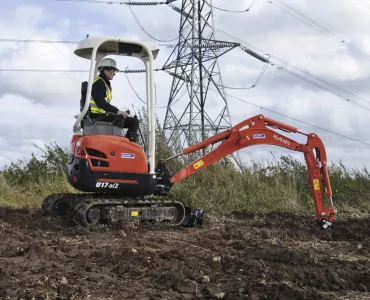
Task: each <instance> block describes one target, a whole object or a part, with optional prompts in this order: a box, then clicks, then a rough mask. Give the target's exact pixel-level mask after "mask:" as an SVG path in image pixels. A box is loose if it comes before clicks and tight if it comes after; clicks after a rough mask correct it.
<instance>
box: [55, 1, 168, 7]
mask: <svg viewBox="0 0 370 300" xmlns="http://www.w3.org/2000/svg"><path fill="white" fill-rule="evenodd" d="M54 1H58V2H79V3H91V4H117V5H129V6H132V5H136V6H154V5H164V4H168V3H170V2H173V1H165V2H150V1H147V2H135V1H133V2H131V1H129V2H118V1H104V0H54Z"/></svg>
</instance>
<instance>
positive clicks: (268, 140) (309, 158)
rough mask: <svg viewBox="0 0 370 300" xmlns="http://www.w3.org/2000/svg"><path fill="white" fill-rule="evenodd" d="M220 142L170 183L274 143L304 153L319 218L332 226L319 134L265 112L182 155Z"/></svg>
mask: <svg viewBox="0 0 370 300" xmlns="http://www.w3.org/2000/svg"><path fill="white" fill-rule="evenodd" d="M273 129H277V130H281V131H284V132H287V133H299V134H303V135H305V136H307V143H306V144H300V143H298V142H296V141H294V140H292V139H290V138H288V137H286V136H284V135H282V134H280V133H279V132H277V131H275V130H273ZM220 142H221V144H220V145H219V146H218V147H217V148H216V149H214V150H212V151H210V152H208V153H207V154H205V155H204V156H203V157H201V158H200V159H199V160H197V161H195V162H193V163H191V164H189V165H188V166H186V167H185V168H184V169H182V170H180V171H179V172H177V173H176V174H175V175H173V176H170V178H169V183H170V184H171V185H173V184H175V183H178V182H180V181H181V180H184V179H185V178H187V177H189V176H191V175H193V174H195V173H197V172H199V171H201V170H203V169H205V168H207V167H208V166H210V165H211V164H213V163H215V162H217V161H219V160H220V159H222V158H224V157H226V156H227V155H229V154H232V153H233V152H235V151H238V150H241V149H243V148H245V147H249V146H254V145H275V146H279V147H283V148H287V149H290V150H293V151H298V152H303V154H304V157H305V160H306V163H307V168H308V175H309V180H310V184H311V187H312V194H313V197H314V202H315V206H316V215H317V220H318V221H319V222H321V223H322V224H323V228H325V229H326V228H328V227H330V226H331V224H332V222H333V221H334V219H335V215H336V212H337V211H336V210H335V208H334V205H333V201H332V190H331V186H330V180H329V175H328V170H327V157H326V151H325V147H324V144H323V142H322V141H321V139H320V138H319V136H318V135H316V134H315V133H309V134H305V133H303V132H300V131H298V130H297V128H295V127H292V126H290V125H287V124H283V123H280V122H278V121H275V120H272V119H269V118H266V117H264V116H263V115H257V116H254V117H252V118H249V119H247V120H245V121H242V122H241V123H239V124H237V125H235V126H234V127H232V128H230V129H228V130H226V131H224V132H221V133H219V134H217V135H215V136H213V137H210V138H208V139H206V140H204V141H203V142H201V143H199V144H196V145H193V146H191V147H189V148H187V149H185V150H184V151H183V153H181V154H185V155H187V154H190V153H193V152H195V151H198V150H201V149H204V148H207V147H209V146H212V145H214V144H216V143H220ZM181 154H180V155H181ZM177 156H178V155H176V156H173V157H172V158H174V157H177ZM166 161H168V160H164V161H163V163H166ZM324 190H325V192H326V197H327V198H328V201H329V205H328V206H327V207H326V206H325V199H324Z"/></svg>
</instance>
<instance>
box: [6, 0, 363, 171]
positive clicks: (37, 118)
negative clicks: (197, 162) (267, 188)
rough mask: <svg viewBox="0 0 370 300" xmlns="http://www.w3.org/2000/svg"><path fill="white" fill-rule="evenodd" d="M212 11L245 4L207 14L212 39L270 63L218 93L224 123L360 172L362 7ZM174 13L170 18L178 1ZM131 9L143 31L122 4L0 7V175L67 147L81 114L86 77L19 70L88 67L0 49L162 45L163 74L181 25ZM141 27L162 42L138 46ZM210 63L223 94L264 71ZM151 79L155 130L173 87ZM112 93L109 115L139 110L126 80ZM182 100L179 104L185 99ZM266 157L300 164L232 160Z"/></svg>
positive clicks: (356, 1) (37, 51) (235, 57)
mask: <svg viewBox="0 0 370 300" xmlns="http://www.w3.org/2000/svg"><path fill="white" fill-rule="evenodd" d="M4 2H5V1H4ZM212 3H213V5H214V6H215V7H219V8H223V9H228V10H236V11H238V10H246V8H248V7H250V5H251V3H254V5H253V6H252V7H251V8H250V10H249V11H246V12H243V13H235V12H234V13H233V12H226V11H222V10H219V9H214V11H213V13H214V26H215V37H216V38H217V39H219V40H222V41H230V42H239V43H241V44H243V45H245V46H248V47H251V48H252V49H254V50H255V51H257V52H258V53H260V54H266V55H269V57H270V62H271V64H269V65H268V67H267V69H266V71H265V73H264V75H263V76H262V78H261V80H260V81H259V83H258V84H257V85H256V86H255V87H254V88H251V89H243V90H242V89H227V90H226V93H227V94H228V97H227V101H228V106H229V110H230V117H231V121H232V124H233V125H236V124H237V123H239V122H241V121H242V120H245V119H248V118H250V117H253V116H255V115H257V114H263V115H265V116H266V117H269V118H272V119H275V120H277V121H279V122H283V123H287V124H289V125H291V126H294V127H297V128H298V129H299V130H300V131H302V132H306V133H311V132H312V133H316V134H318V135H319V136H320V138H321V139H322V140H323V142H324V144H325V147H326V151H327V156H328V161H329V162H330V163H338V162H341V163H342V164H344V165H345V166H347V167H348V168H356V169H362V168H363V167H364V166H366V167H367V168H370V151H369V145H370V138H369V134H368V132H369V129H368V128H369V127H370V118H369V113H370V85H369V82H370V81H369V80H370V36H369V34H368V32H369V30H370V18H369V14H370V1H369V0H341V1H337V0H325V1H319V0H294V1H293V0H290V1H288V0H284V1H283V0H269V1H267V0H257V1H252V0H229V1H227V2H226V1H222V0H218V1H213V2H212ZM172 4H174V5H176V6H179V7H180V6H181V1H180V0H178V1H175V2H173V3H172ZM286 5H288V6H286ZM292 9H294V10H292ZM133 10H134V12H135V14H136V16H137V19H138V20H139V22H140V24H141V26H139V24H138V23H137V22H136V20H135V18H134V16H133V15H132V13H131V11H130V10H129V8H128V7H127V6H125V5H115V4H106V3H83V2H80V3H78V2H73V1H72V2H71V1H70V2H67V1H54V0H14V1H6V2H5V3H3V4H2V10H0V26H1V28H2V30H1V32H0V104H1V108H2V111H3V113H2V116H1V118H0V168H4V167H5V166H6V165H9V164H10V163H11V162H12V161H16V160H18V159H24V158H26V159H27V158H29V157H30V156H31V153H36V154H37V153H39V152H38V150H37V148H35V145H38V146H40V147H43V145H45V144H48V143H51V142H56V143H57V144H59V145H60V146H62V147H68V145H69V141H70V139H71V136H72V134H73V131H72V126H73V123H74V120H75V119H74V115H75V114H77V113H79V99H80V86H81V82H82V81H85V80H87V77H88V73H86V72H42V71H38V72H29V71H25V70H30V69H38V70H87V69H88V68H89V61H88V60H85V59H82V58H79V57H77V56H76V55H74V53H73V51H74V49H75V48H76V44H74V43H23V42H11V41H6V40H7V39H18V40H63V41H80V40H82V39H84V38H85V37H86V36H87V35H89V36H90V37H99V36H114V37H122V38H129V39H137V40H141V41H147V42H152V43H157V44H159V45H160V49H161V50H160V53H159V55H158V58H157V59H156V61H155V64H154V67H155V68H161V67H162V66H163V64H164V63H165V62H166V60H167V59H168V57H169V55H170V54H171V51H172V49H171V48H170V47H166V45H168V44H174V42H166V41H169V40H173V39H175V38H176V37H177V36H178V31H179V24H180V15H179V14H178V13H177V12H175V11H174V10H172V9H171V8H170V7H169V6H167V5H157V6H150V7H146V6H139V7H138V6H135V7H133ZM296 11H297V12H299V13H301V14H303V17H302V15H300V16H301V18H300V17H297V16H299V15H297V14H294V13H293V12H296ZM302 19H304V20H305V22H303V21H302ZM142 28H144V29H145V30H146V31H147V33H149V34H150V35H151V36H152V37H154V38H155V39H157V40H160V41H156V40H154V39H153V38H151V37H150V36H148V35H147V34H146V33H145V32H144V31H143V30H142ZM117 62H118V63H119V66H120V68H121V69H124V68H126V67H129V68H142V67H143V65H142V63H141V61H139V60H136V59H133V58H119V59H117ZM219 63H220V71H221V75H222V79H223V83H224V85H225V86H227V87H238V88H239V87H243V88H244V87H250V86H251V85H253V83H254V82H255V81H256V79H257V77H258V75H259V74H260V72H261V70H262V68H263V66H264V65H263V63H262V62H260V61H258V60H256V59H255V58H253V57H252V56H250V55H248V54H246V53H245V52H243V51H241V49H239V48H236V49H234V50H232V51H230V52H229V53H227V54H225V55H224V56H222V57H221V58H220V60H219ZM282 67H283V68H282ZM292 72H293V73H292ZM310 74H311V75H310ZM154 75H155V78H154V81H155V84H156V87H157V96H156V107H157V108H156V115H157V116H158V118H159V120H160V121H161V124H163V120H164V116H165V113H166V105H167V102H168V97H169V92H170V88H171V83H172V77H171V76H170V75H168V74H166V73H165V72H155V74H154ZM128 76H129V78H130V82H131V84H132V86H133V88H134V89H135V91H136V92H137V93H138V94H139V96H140V97H141V98H142V99H144V100H145V75H144V74H131V75H128ZM302 78H305V79H306V80H303V79H302ZM307 80H309V81H310V82H307ZM112 85H113V95H114V98H113V102H112V104H114V105H116V106H117V107H119V108H120V109H130V110H131V111H133V110H134V109H140V108H141V107H142V106H143V105H144V104H143V103H142V102H141V100H139V99H138V98H137V96H136V95H135V93H134V91H133V90H132V88H131V87H130V85H129V83H128V81H127V79H126V76H125V75H124V74H118V75H117V76H116V77H115V79H114V81H113V82H112ZM182 100H183V101H185V102H183V103H187V102H186V101H188V98H187V97H184V98H183V99H182ZM216 100H217V99H215V101H216ZM347 100H349V101H347ZM215 103H220V102H219V101H218V102H217V101H216V102H215ZM215 103H210V104H211V106H212V108H210V109H209V112H210V113H214V112H215V111H217V105H216V104H215ZM312 125H313V126H312ZM287 136H289V137H290V138H292V139H295V140H297V141H299V142H304V140H305V139H304V137H302V136H298V135H297V134H287ZM271 153H274V154H275V155H277V156H279V155H280V154H290V155H292V156H293V157H295V158H297V159H302V158H303V154H302V153H297V152H292V151H288V150H286V149H284V148H280V147H275V146H256V147H248V148H246V149H244V150H243V151H240V155H241V157H242V158H243V159H244V160H245V161H246V162H247V163H248V162H250V161H261V160H262V161H263V160H264V159H265V158H269V157H271Z"/></svg>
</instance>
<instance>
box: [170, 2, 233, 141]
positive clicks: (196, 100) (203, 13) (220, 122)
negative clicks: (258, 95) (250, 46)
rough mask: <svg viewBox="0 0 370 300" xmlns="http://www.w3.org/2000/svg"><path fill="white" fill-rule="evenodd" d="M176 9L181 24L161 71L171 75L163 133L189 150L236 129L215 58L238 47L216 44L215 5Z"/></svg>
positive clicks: (185, 5)
mask: <svg viewBox="0 0 370 300" xmlns="http://www.w3.org/2000/svg"><path fill="white" fill-rule="evenodd" d="M171 6H172V5H171ZM173 8H174V9H175V10H177V11H178V12H180V13H181V19H180V29H179V40H178V43H177V45H176V46H175V47H174V49H173V51H172V53H171V55H170V56H169V58H168V59H167V61H166V63H165V64H164V66H163V68H164V69H166V70H167V72H168V73H169V74H170V75H172V76H173V81H172V86H171V91H170V95H169V100H168V105H167V111H166V116H165V120H164V126H163V131H164V133H165V135H166V139H167V141H170V140H171V139H176V140H177V141H181V146H182V147H185V145H186V144H187V145H189V144H193V143H195V142H200V141H202V140H204V139H205V138H207V137H209V136H211V135H214V134H216V133H218V132H220V131H223V130H225V129H227V128H230V127H232V124H231V119H230V114H229V108H228V104H227V100H226V95H225V91H224V88H223V82H222V77H221V72H220V68H219V63H218V60H217V59H218V58H219V57H220V56H221V55H223V54H225V53H227V52H229V51H230V50H232V49H233V48H235V47H237V46H239V44H237V43H231V42H224V41H218V40H215V39H214V25H213V12H212V2H211V0H183V1H182V6H181V9H179V8H175V7H173Z"/></svg>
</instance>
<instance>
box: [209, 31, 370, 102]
mask: <svg viewBox="0 0 370 300" xmlns="http://www.w3.org/2000/svg"><path fill="white" fill-rule="evenodd" d="M214 30H216V31H218V32H220V33H222V34H224V35H226V36H228V37H230V38H232V39H233V40H236V41H238V42H240V43H242V44H245V45H248V47H249V48H251V49H253V48H254V49H257V50H258V51H259V52H261V53H263V52H264V51H263V50H261V49H259V48H257V47H255V46H253V45H251V44H248V43H247V42H245V41H243V40H241V39H239V38H237V37H235V36H233V35H232V34H229V33H227V32H226V31H224V30H221V29H218V28H216V27H214ZM261 56H262V55H261ZM271 57H275V56H273V55H271ZM275 58H276V59H277V57H275ZM278 60H280V59H278ZM280 61H283V60H280ZM271 64H272V63H271ZM273 65H275V66H276V67H277V68H278V69H279V68H280V70H283V71H285V72H287V73H289V74H290V75H293V76H295V77H297V78H299V79H302V80H304V81H306V82H308V83H310V84H313V85H315V86H316V87H318V88H320V89H323V90H325V91H328V92H330V93H332V94H334V95H335V96H338V97H340V98H342V99H344V100H345V101H350V102H351V103H356V105H358V106H360V107H362V108H364V109H367V108H365V107H364V106H362V105H361V104H359V103H357V102H355V101H353V100H351V99H349V97H345V96H344V95H343V94H341V93H338V92H335V91H333V90H331V89H329V88H326V87H324V86H323V85H321V84H318V83H315V82H314V81H312V80H310V79H307V78H305V77H304V76H301V75H299V74H297V73H295V72H293V71H289V70H288V69H286V68H284V67H283V66H280V65H279V64H276V63H274V64H273ZM288 66H290V67H293V68H296V69H298V70H299V68H297V67H295V66H293V65H291V64H288ZM305 72H306V74H310V73H309V72H308V71H305ZM312 76H313V77H315V78H319V77H317V76H314V75H312ZM322 81H324V80H322ZM324 82H325V81H324ZM330 85H331V86H333V87H336V86H335V85H333V84H330ZM336 88H337V89H338V90H342V91H344V90H343V89H341V88H338V87H336ZM345 93H346V94H352V93H350V92H345ZM352 95H353V94H352ZM356 98H360V97H358V96H356ZM360 99H362V98H360ZM363 100H364V101H367V102H370V101H369V100H365V99H363Z"/></svg>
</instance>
